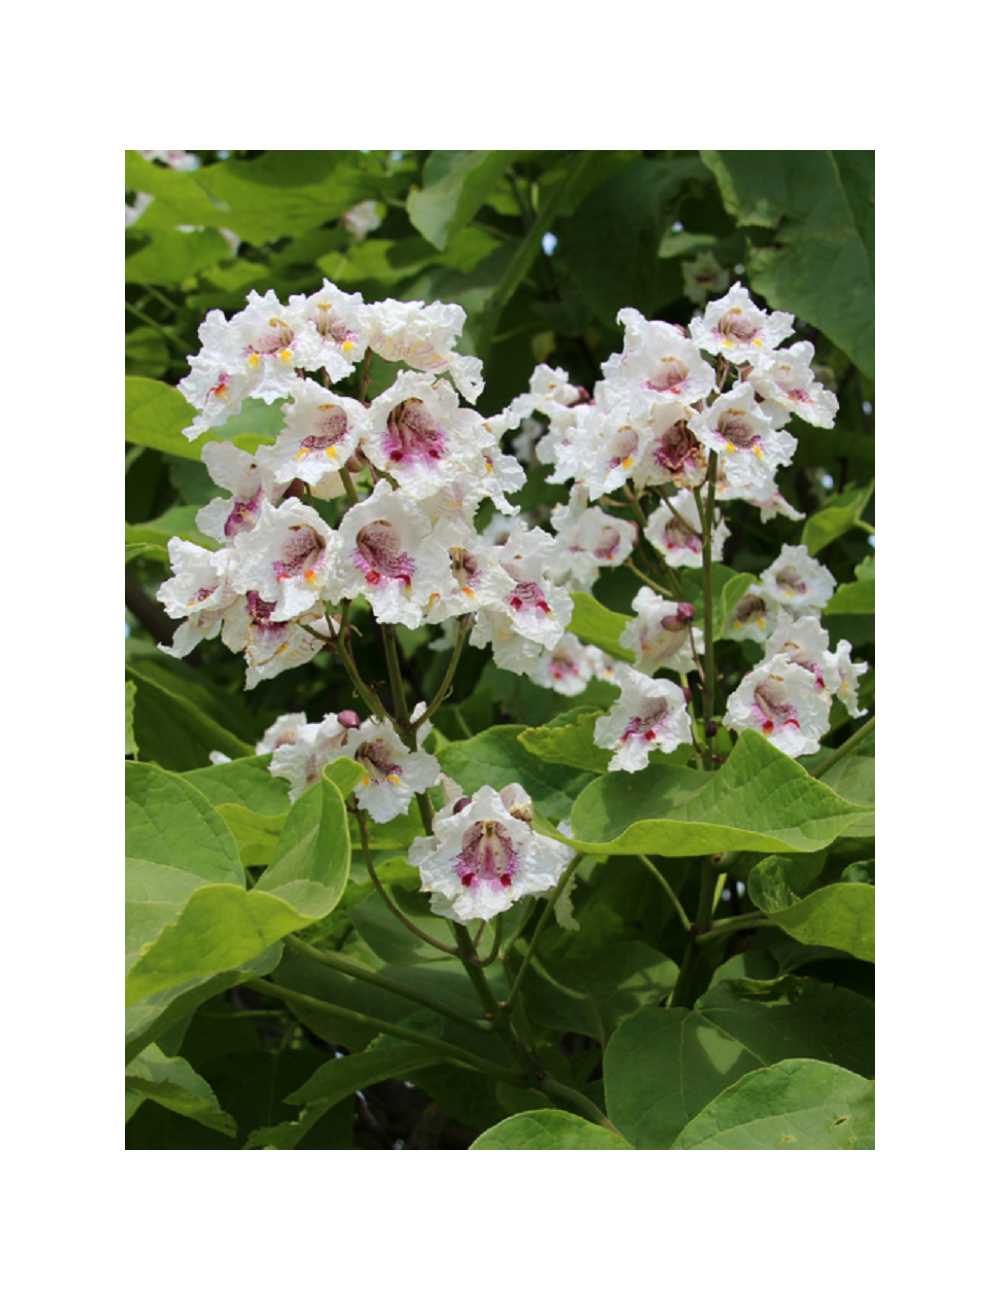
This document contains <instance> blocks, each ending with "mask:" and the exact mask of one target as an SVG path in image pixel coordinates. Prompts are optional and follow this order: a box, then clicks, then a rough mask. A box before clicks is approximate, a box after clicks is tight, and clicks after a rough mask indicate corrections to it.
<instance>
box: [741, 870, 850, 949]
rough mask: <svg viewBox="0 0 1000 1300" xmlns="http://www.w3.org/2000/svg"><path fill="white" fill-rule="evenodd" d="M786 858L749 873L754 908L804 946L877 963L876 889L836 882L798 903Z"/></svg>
mask: <svg viewBox="0 0 1000 1300" xmlns="http://www.w3.org/2000/svg"><path fill="white" fill-rule="evenodd" d="M791 865H792V864H791V862H789V860H788V859H787V858H781V857H770V858H765V859H764V861H763V862H759V863H758V864H757V865H756V866H755V867H754V869H753V870H752V871H751V872H750V879H749V882H748V889H749V893H750V897H751V899H752V900H753V902H754V904H755V906H757V907H759V908H760V909H761V910H762V911H764V912H767V914H768V916H769V917H770V918H771V920H772V921H774V922H775V924H776V925H780V926H781V928H782V929H783V930H784V931H785V932H786V933H787V934H790V935H791V936H792V938H793V939H798V941H799V942H800V943H806V944H816V945H821V946H823V947H827V948H840V949H841V950H842V951H843V952H849V953H850V954H851V955H852V956H853V957H860V958H861V959H862V961H874V960H875V887H874V886H873V885H869V884H856V883H846V882H845V883H838V884H833V885H826V886H824V887H823V888H822V889H817V890H815V891H814V892H813V893H811V894H807V895H806V896H805V898H802V899H799V898H797V897H796V895H795V894H794V893H793V891H792V889H791V886H790V884H789V882H788V877H787V872H788V868H790V867H791Z"/></svg>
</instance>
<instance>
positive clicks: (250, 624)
mask: <svg viewBox="0 0 1000 1300" xmlns="http://www.w3.org/2000/svg"><path fill="white" fill-rule="evenodd" d="M276 605H277V602H276V601H269V600H264V598H263V597H262V596H261V594H260V592H259V591H248V592H246V593H245V595H242V596H240V598H239V599H238V600H237V601H236V602H235V603H234V604H233V605H230V607H229V608H228V609H227V610H226V613H225V616H224V619H223V624H222V641H223V644H224V645H225V646H226V647H227V649H229V650H232V651H233V652H234V654H240V653H242V654H243V655H244V657H245V658H246V662H247V675H246V689H247V690H248V691H249V690H252V689H253V687H254V686H256V685H257V683H258V682H263V681H266V680H267V679H268V678H271V677H277V675H278V674H279V673H283V672H285V670H286V669H288V668H297V667H298V666H299V665H300V664H306V663H308V662H309V660H310V659H314V658H315V657H316V655H318V654H319V652H320V650H322V648H323V642H322V641H320V640H319V639H318V638H317V637H315V636H312V635H311V634H310V632H309V630H308V628H306V627H303V626H302V622H301V621H299V622H280V621H278V620H276V619H274V617H273V615H274V611H275V608H276ZM310 613H311V611H310ZM316 614H317V616H319V615H321V614H322V606H321V605H318V606H317V609H316Z"/></svg>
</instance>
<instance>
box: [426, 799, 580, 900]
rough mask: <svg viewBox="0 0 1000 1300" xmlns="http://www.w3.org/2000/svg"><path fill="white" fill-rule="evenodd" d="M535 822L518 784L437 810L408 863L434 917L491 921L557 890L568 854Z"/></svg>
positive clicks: (528, 802)
mask: <svg viewBox="0 0 1000 1300" xmlns="http://www.w3.org/2000/svg"><path fill="white" fill-rule="evenodd" d="M454 808H458V811H457V812H456V811H454ZM532 819H533V810H532V804H531V799H530V798H529V797H528V795H527V793H526V792H525V791H524V790H523V789H522V788H521V787H520V786H518V785H509V786H506V787H505V788H504V789H503V790H502V791H500V792H499V793H498V792H497V791H496V790H494V789H493V788H492V787H491V786H488V785H486V786H482V787H481V788H480V789H479V790H477V792H476V793H475V794H474V795H473V796H472V797H471V799H460V800H458V801H457V803H456V804H455V805H454V807H453V808H452V809H450V810H448V811H444V810H442V811H441V812H439V813H438V814H437V815H436V816H435V818H434V822H433V834H432V835H430V836H420V837H418V838H417V839H415V840H414V841H413V845H412V847H411V849H410V852H409V857H408V860H409V862H410V863H411V864H412V865H413V866H415V867H417V868H418V870H419V871H420V881H421V885H422V887H423V889H424V890H425V891H426V892H428V893H430V894H431V911H432V912H433V913H434V914H435V915H436V916H445V917H447V918H448V919H449V920H452V921H458V922H460V923H461V924H463V925H468V924H469V923H470V922H471V921H476V920H482V921H488V920H491V919H492V918H493V917H494V916H497V915H498V914H499V913H500V912H505V911H506V910H507V909H508V908H509V907H511V906H512V905H513V904H514V903H516V902H517V900H518V899H519V898H524V897H525V896H526V895H528V894H540V893H543V892H544V891H545V890H547V889H551V888H552V886H553V885H556V884H558V882H559V877H560V876H561V875H562V873H563V871H564V870H565V868H566V867H567V865H568V864H569V862H570V860H571V858H572V856H573V853H572V850H571V849H569V848H567V846H566V845H564V844H560V843H559V841H558V840H552V839H547V838H546V837H544V836H542V835H539V834H538V833H537V832H536V831H535V830H534V829H533V826H532Z"/></svg>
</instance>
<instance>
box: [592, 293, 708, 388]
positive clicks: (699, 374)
mask: <svg viewBox="0 0 1000 1300" xmlns="http://www.w3.org/2000/svg"><path fill="white" fill-rule="evenodd" d="M618 323H619V325H624V326H625V349H624V351H623V352H619V353H615V355H614V356H612V357H610V358H609V359H608V360H607V361H606V362H605V363H604V366H603V370H604V374H605V377H606V378H607V380H608V383H609V385H610V386H611V387H612V388H614V389H615V390H616V391H622V390H624V389H628V388H638V389H639V390H640V391H641V392H642V393H644V394H645V395H646V396H647V397H648V398H649V399H650V401H656V402H666V403H668V404H669V403H672V402H681V403H683V404H684V405H686V406H693V405H694V403H695V402H698V401H700V400H701V399H702V398H703V397H707V396H708V395H709V393H710V392H711V391H712V389H713V388H714V386H715V371H714V370H713V369H712V367H711V366H710V365H709V364H708V362H707V361H706V360H705V359H704V357H703V356H702V355H701V353H700V352H699V351H698V346H697V344H695V343H692V341H691V340H690V339H689V338H688V337H687V335H686V334H685V333H684V331H683V330H682V329H680V328H679V327H678V326H677V325H668V324H666V323H665V322H663V321H648V320H646V318H645V317H644V316H643V315H642V314H641V313H640V312H638V311H636V310H635V308H634V307H623V308H622V310H621V311H620V312H619V313H618Z"/></svg>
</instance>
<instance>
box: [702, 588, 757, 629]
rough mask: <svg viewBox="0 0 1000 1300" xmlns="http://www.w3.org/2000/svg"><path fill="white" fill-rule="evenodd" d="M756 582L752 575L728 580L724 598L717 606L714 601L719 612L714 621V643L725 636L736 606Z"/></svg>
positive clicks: (723, 591)
mask: <svg viewBox="0 0 1000 1300" xmlns="http://www.w3.org/2000/svg"><path fill="white" fill-rule="evenodd" d="M755 582H756V578H755V577H754V575H753V574H752V573H738V574H736V576H735V577H734V578H729V579H728V580H727V582H726V584H725V586H724V587H723V588H722V597H721V599H720V601H719V604H718V605H717V606H715V605H714V601H713V608H717V609H718V611H719V612H718V615H717V617H716V618H715V619H714V620H713V627H714V631H715V635H714V636H713V638H712V640H713V641H718V640H719V639H720V638H721V637H722V636H724V635H725V631H726V627H727V625H728V624H729V620H730V619H731V617H732V614H733V610H735V608H736V606H737V605H738V604H739V603H740V601H741V600H742V599H743V597H744V596H745V595H746V594H747V592H748V591H749V589H750V588H751V587H752V586H753V584H754V583H755Z"/></svg>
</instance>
